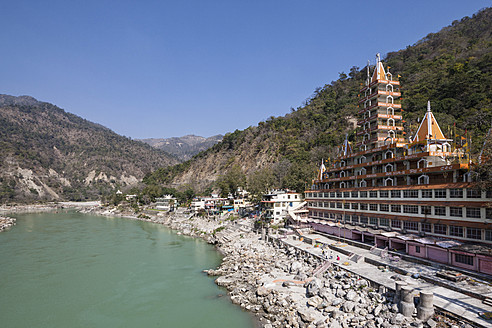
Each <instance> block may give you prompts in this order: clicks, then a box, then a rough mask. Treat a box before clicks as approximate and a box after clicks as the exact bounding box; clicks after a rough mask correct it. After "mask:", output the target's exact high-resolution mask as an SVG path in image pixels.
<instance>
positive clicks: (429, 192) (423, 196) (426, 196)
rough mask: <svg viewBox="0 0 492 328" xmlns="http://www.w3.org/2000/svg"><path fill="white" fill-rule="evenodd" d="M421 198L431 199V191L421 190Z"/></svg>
mask: <svg viewBox="0 0 492 328" xmlns="http://www.w3.org/2000/svg"><path fill="white" fill-rule="evenodd" d="M422 198H432V190H422Z"/></svg>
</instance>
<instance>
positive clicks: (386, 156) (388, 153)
mask: <svg viewBox="0 0 492 328" xmlns="http://www.w3.org/2000/svg"><path fill="white" fill-rule="evenodd" d="M393 157H395V154H394V153H393V151H392V150H388V151H387V152H386V153H384V159H388V158H393Z"/></svg>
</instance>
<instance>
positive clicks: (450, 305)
mask: <svg viewBox="0 0 492 328" xmlns="http://www.w3.org/2000/svg"><path fill="white" fill-rule="evenodd" d="M304 236H305V237H307V238H309V239H314V240H316V242H319V243H321V244H325V245H330V246H331V247H332V248H335V249H337V248H338V249H344V250H346V251H348V252H350V253H355V254H358V255H361V256H363V257H367V258H371V259H374V260H377V261H379V262H382V259H381V257H379V256H378V255H374V254H372V253H371V252H370V251H369V250H366V249H363V248H359V247H355V246H350V245H347V244H343V243H339V242H337V241H334V240H332V239H329V238H327V237H325V236H322V235H318V234H305V235H304ZM273 237H275V236H273ZM281 240H282V242H284V243H286V244H289V245H291V246H294V247H296V248H299V249H302V250H305V251H307V252H309V253H311V254H314V255H318V256H321V253H322V249H320V248H319V247H314V246H312V245H311V244H308V243H305V242H301V241H299V240H294V239H293V238H292V236H290V237H288V238H284V239H281ZM337 255H339V256H340V261H339V262H338V261H336V260H334V264H335V265H338V266H340V267H341V268H343V269H344V270H347V271H349V272H352V273H354V274H357V275H359V276H361V277H363V278H364V279H367V280H370V281H373V282H375V283H377V284H379V285H382V286H385V287H386V288H389V289H392V290H394V289H395V280H394V279H392V278H391V277H394V276H395V275H398V276H400V278H401V279H402V280H404V281H406V282H407V283H408V285H409V286H411V287H412V288H414V289H415V295H416V296H418V294H419V292H420V291H422V290H429V291H432V292H433V293H434V305H435V306H436V307H437V308H439V309H442V310H444V311H447V312H450V313H453V314H455V315H458V316H460V317H463V318H466V319H467V320H469V321H471V322H473V323H475V324H477V325H479V326H481V327H492V322H490V321H486V320H484V319H483V318H481V317H479V316H478V312H492V307H491V306H488V305H486V304H484V303H482V301H481V300H479V299H476V298H473V297H470V296H467V295H465V294H462V293H459V292H456V291H453V290H451V289H448V288H445V287H440V286H437V285H434V284H431V283H428V282H426V281H423V280H422V279H414V278H411V277H410V276H404V275H399V274H397V273H395V272H392V271H388V272H386V271H383V270H380V269H379V268H378V267H377V266H375V265H372V264H369V263H367V262H365V261H360V262H359V263H355V262H352V261H350V260H349V259H348V256H347V255H344V254H342V253H340V252H337V251H334V258H335V259H336V257H337ZM337 262H338V263H337ZM346 264H348V265H346ZM391 265H395V263H391ZM397 266H398V267H400V266H401V267H406V268H407V269H408V268H410V267H411V268H413V270H415V271H414V272H415V273H420V274H429V275H430V274H434V273H433V271H434V270H437V269H435V268H432V267H428V266H425V265H420V264H416V263H412V262H407V261H403V260H400V261H399V262H398V263H397ZM407 271H408V270H407ZM479 287H480V288H484V287H483V285H481V286H479ZM489 287H490V286H486V289H487V292H490V293H491V295H492V288H489ZM484 291H485V290H484Z"/></svg>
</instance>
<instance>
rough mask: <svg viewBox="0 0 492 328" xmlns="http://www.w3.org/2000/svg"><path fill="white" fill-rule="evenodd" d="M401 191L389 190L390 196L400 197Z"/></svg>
mask: <svg viewBox="0 0 492 328" xmlns="http://www.w3.org/2000/svg"><path fill="white" fill-rule="evenodd" d="M400 197H401V191H400V190H391V198H400Z"/></svg>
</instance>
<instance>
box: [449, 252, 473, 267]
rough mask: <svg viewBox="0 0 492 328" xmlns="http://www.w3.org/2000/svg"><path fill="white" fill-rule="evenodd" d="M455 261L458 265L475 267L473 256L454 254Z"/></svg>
mask: <svg viewBox="0 0 492 328" xmlns="http://www.w3.org/2000/svg"><path fill="white" fill-rule="evenodd" d="M454 260H455V261H456V262H457V263H463V264H466V265H473V256H470V255H463V254H454Z"/></svg>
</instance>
